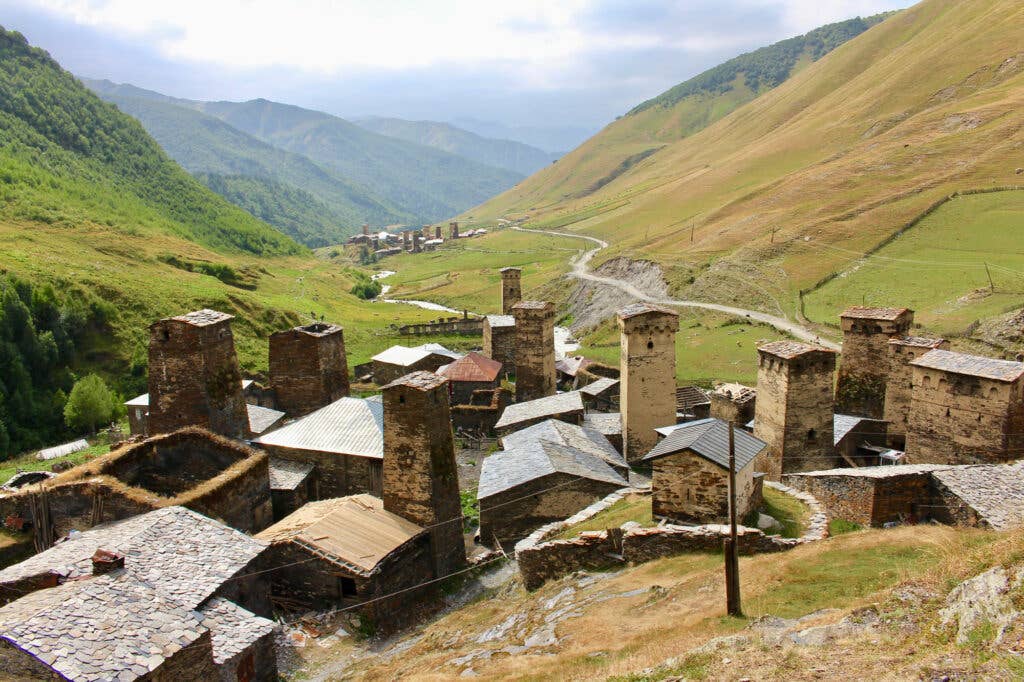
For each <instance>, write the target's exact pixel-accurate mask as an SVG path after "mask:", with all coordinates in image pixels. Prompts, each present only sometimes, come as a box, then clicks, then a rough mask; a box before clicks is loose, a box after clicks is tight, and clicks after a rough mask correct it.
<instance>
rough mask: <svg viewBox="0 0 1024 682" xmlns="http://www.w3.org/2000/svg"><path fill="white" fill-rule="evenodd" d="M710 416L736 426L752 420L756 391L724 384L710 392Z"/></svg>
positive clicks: (733, 384) (732, 384)
mask: <svg viewBox="0 0 1024 682" xmlns="http://www.w3.org/2000/svg"><path fill="white" fill-rule="evenodd" d="M710 398H711V416H712V417H714V418H715V419H721V420H722V421H726V422H733V423H734V424H736V425H737V426H739V425H743V424H747V423H748V422H751V421H753V420H754V411H755V407H756V405H757V390H756V389H754V388H751V387H750V386H744V385H743V384H736V383H724V384H719V385H717V386H715V388H714V390H713V391H711V395H710Z"/></svg>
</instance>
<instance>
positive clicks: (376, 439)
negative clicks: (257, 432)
mask: <svg viewBox="0 0 1024 682" xmlns="http://www.w3.org/2000/svg"><path fill="white" fill-rule="evenodd" d="M253 442H254V443H259V444H262V445H274V446H277V447H280V448H292V449H295V450H312V451H314V452H333V453H335V454H339V455H356V456H358V457H371V458H373V459H381V458H383V457H384V405H383V404H382V403H381V402H380V400H364V399H361V398H341V399H340V400H336V401H334V402H333V403H331V404H330V405H327V406H326V407H321V408H320V409H319V410H317V411H316V412H311V413H310V414H307V415H306V416H305V417H302V418H300V419H296V420H295V421H293V422H292V423H290V424H285V425H284V426H282V427H281V428H279V429H276V430H274V431H271V432H270V433H268V434H266V435H264V436H260V437H259V438H257V439H255V440H254V441H253Z"/></svg>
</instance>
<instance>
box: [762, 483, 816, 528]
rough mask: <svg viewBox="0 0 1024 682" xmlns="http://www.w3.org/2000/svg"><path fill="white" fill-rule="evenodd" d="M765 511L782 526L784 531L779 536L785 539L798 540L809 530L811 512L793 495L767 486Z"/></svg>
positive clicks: (765, 490)
mask: <svg viewBox="0 0 1024 682" xmlns="http://www.w3.org/2000/svg"><path fill="white" fill-rule="evenodd" d="M763 509H764V513H765V514H768V515H769V516H771V517H773V518H774V519H775V520H776V521H778V522H779V523H781V524H782V531H781V532H780V533H779V534H780V535H781V536H782V537H784V538H798V537H800V536H801V535H803V534H804V531H805V530H807V519H808V517H809V516H810V510H809V509H808V508H807V505H805V504H804V503H803V502H801V501H800V500H798V499H796V498H795V497H793V496H792V495H787V494H786V493H783V492H779V491H778V490H775V489H774V488H769V487H767V486H766V487H765V489H764V507H763Z"/></svg>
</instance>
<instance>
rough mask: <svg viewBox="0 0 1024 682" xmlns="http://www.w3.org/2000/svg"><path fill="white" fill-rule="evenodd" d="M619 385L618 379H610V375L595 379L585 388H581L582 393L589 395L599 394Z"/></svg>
mask: <svg viewBox="0 0 1024 682" xmlns="http://www.w3.org/2000/svg"><path fill="white" fill-rule="evenodd" d="M618 385H619V380H618V379H610V378H608V377H601V378H600V379H598V380H597V381H593V382H591V383H589V384H587V385H586V386H584V387H583V388H581V389H580V393H582V394H583V395H587V396H597V395H600V394H602V393H604V392H605V391H607V390H608V389H610V388H615V387H616V386H618Z"/></svg>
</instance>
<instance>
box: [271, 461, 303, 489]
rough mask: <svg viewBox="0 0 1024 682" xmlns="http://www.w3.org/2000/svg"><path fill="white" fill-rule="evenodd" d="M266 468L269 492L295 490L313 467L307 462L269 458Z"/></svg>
mask: <svg viewBox="0 0 1024 682" xmlns="http://www.w3.org/2000/svg"><path fill="white" fill-rule="evenodd" d="M267 468H268V470H269V474H270V489H271V490H295V489H296V488H298V487H299V486H300V485H302V484H303V483H304V482H305V481H306V480H307V479H308V478H309V475H310V474H311V473H313V469H314V468H315V467H314V466H313V465H312V464H310V463H308V462H293V461H291V460H290V459H280V458H278V457H271V458H270V463H269V466H268V467H267Z"/></svg>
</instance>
